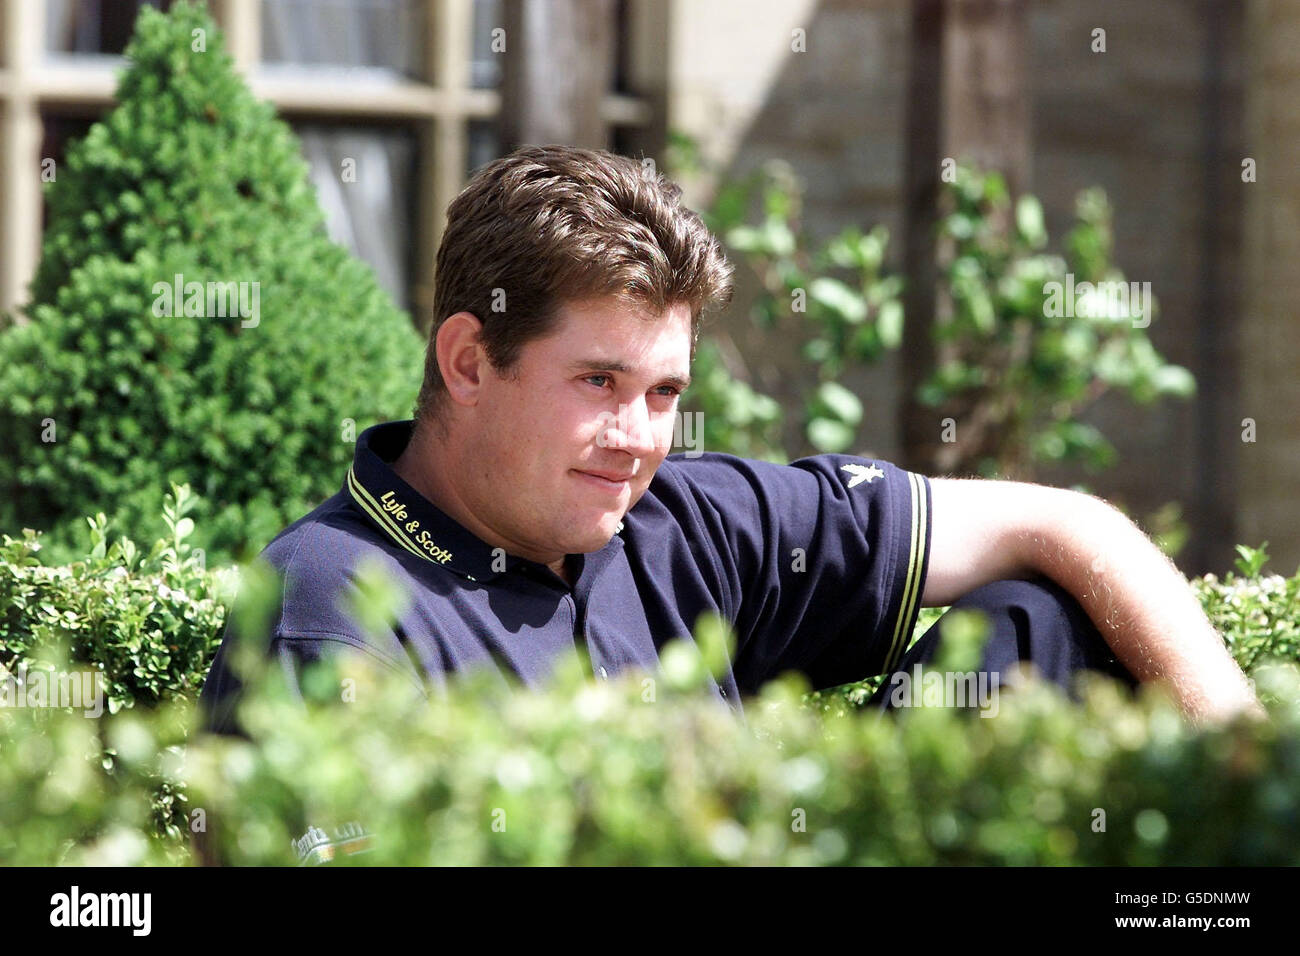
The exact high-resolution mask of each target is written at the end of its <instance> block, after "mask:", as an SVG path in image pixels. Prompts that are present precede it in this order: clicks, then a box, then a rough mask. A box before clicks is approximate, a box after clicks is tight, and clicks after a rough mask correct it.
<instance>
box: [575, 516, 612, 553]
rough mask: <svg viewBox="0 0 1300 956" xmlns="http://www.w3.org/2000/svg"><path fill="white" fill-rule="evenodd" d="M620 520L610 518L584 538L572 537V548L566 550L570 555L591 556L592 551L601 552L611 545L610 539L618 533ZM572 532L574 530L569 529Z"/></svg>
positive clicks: (584, 535)
mask: <svg viewBox="0 0 1300 956" xmlns="http://www.w3.org/2000/svg"><path fill="white" fill-rule="evenodd" d="M618 525H619V519H618V518H616V517H615V518H610V519H608V520H607V521H602V522H600V523H599V524H598V525H596V526H594V527H592V529H591V530H590V531H589V532H588V533H586V534H583V535H582V536H580V537H578V536H572V535H571V536H570V538H569V543H570V546H569V547H568V548H567V549H566V553H568V554H590V553H591V552H592V551H599V550H600V549H601V548H603V547H605V545H607V544H609V542H610V539H611V538H613V537H614V535H615V534H616V533H617V532H618ZM569 530H570V531H572V529H569Z"/></svg>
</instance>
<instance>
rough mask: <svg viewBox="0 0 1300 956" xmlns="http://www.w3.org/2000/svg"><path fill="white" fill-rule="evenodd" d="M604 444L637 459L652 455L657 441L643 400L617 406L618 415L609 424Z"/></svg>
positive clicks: (648, 411)
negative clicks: (621, 450)
mask: <svg viewBox="0 0 1300 956" xmlns="http://www.w3.org/2000/svg"><path fill="white" fill-rule="evenodd" d="M604 444H605V445H607V446H609V447H613V448H621V449H623V450H624V451H626V452H629V453H630V454H632V455H635V456H636V457H638V458H642V457H646V456H648V455H651V454H653V453H654V451H655V449H656V447H657V441H656V436H655V433H654V428H653V426H652V424H651V421H650V410H649V409H648V408H647V407H646V403H645V400H644V399H640V400H638V401H635V402H632V403H631V404H626V403H624V404H620V405H619V407H618V414H617V415H616V416H614V421H613V422H612V423H610V427H609V429H608V431H607V433H606V436H605V442H604Z"/></svg>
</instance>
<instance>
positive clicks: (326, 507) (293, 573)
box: [259, 492, 399, 627]
mask: <svg viewBox="0 0 1300 956" xmlns="http://www.w3.org/2000/svg"><path fill="white" fill-rule="evenodd" d="M259 560H260V561H262V562H263V563H265V564H266V565H268V566H270V567H271V568H272V569H273V570H274V571H275V572H276V574H277V575H279V577H280V579H281V581H282V583H283V587H284V599H285V614H286V620H285V625H286V626H290V627H292V626H293V625H294V623H295V617H297V616H299V615H300V614H301V612H302V611H303V610H305V609H308V608H311V607H312V606H313V605H314V604H315V603H316V601H317V600H318V599H321V598H327V597H331V596H334V595H337V594H338V593H339V592H340V591H342V590H344V589H346V588H348V587H350V586H351V583H352V582H353V581H354V580H355V573H356V569H357V568H358V566H359V565H360V564H361V563H362V562H370V563H377V564H379V565H381V566H389V570H393V571H396V570H397V569H398V565H399V562H397V561H396V560H395V559H394V558H393V556H392V555H391V554H390V553H389V552H388V551H387V550H386V549H385V547H384V545H383V542H382V539H381V538H380V536H379V535H378V534H377V533H376V531H375V530H374V528H373V526H371V525H370V523H369V522H368V521H367V520H366V519H365V518H364V517H363V516H361V515H360V514H358V513H357V511H356V509H355V508H353V507H352V506H351V505H350V504H349V502H348V499H347V496H346V494H345V493H344V492H339V493H338V494H336V495H334V496H333V497H331V498H329V499H327V500H326V501H324V502H322V503H321V504H320V505H319V506H317V507H316V508H314V509H313V510H312V511H310V512H308V513H307V514H305V515H303V516H302V517H301V518H299V519H298V520H297V521H295V522H294V523H293V524H291V525H289V526H288V527H287V528H285V529H284V530H283V531H281V532H280V533H279V534H277V535H276V536H275V538H273V539H272V540H271V543H270V544H268V545H267V546H266V547H265V548H264V549H263V550H262V553H261V554H260V555H259Z"/></svg>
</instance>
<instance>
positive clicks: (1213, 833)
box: [0, 489, 1300, 865]
mask: <svg viewBox="0 0 1300 956" xmlns="http://www.w3.org/2000/svg"><path fill="white" fill-rule="evenodd" d="M191 506H192V502H191V501H190V500H189V498H188V493H187V489H178V491H177V494H176V495H175V496H173V498H171V499H169V501H168V503H167V509H166V511H167V514H166V521H167V523H168V525H169V527H170V534H169V537H168V538H166V539H164V540H162V541H159V542H157V543H156V544H155V545H154V546H153V548H151V549H150V550H149V551H148V552H144V551H142V550H141V549H137V548H135V547H134V546H132V545H131V544H129V543H128V542H125V541H117V542H114V543H112V544H111V545H110V544H109V543H108V542H107V541H106V540H104V538H103V536H102V533H101V532H100V531H98V530H97V531H96V532H95V535H96V543H95V547H94V551H93V553H92V554H90V555H89V556H87V558H86V559H85V560H82V561H79V562H76V563H74V564H72V565H69V566H47V565H46V564H44V563H43V562H42V560H41V557H42V556H41V554H40V551H39V538H38V537H37V536H35V535H32V534H28V535H26V536H24V537H23V538H21V539H14V538H12V537H7V536H6V537H5V538H4V540H3V545H2V546H0V621H3V625H2V626H3V631H2V632H0V663H3V664H4V665H5V666H6V667H7V668H8V669H9V670H10V671H17V670H18V669H19V668H20V667H21V668H24V669H25V671H26V673H27V674H28V675H30V674H31V673H32V672H33V671H34V670H35V669H38V668H42V667H43V668H46V669H53V670H55V671H58V670H61V669H70V668H76V667H85V668H89V669H91V670H94V671H96V672H99V673H102V675H103V679H104V684H105V687H106V695H107V698H108V706H107V707H106V709H105V713H103V715H102V716H100V717H99V718H98V719H86V718H85V717H84V716H83V711H80V710H75V709H72V708H67V709H62V710H59V709H53V708H46V709H39V710H38V709H34V708H26V709H23V708H15V707H12V706H10V707H0V739H4V740H5V741H6V744H5V746H4V747H3V748H0V824H2V825H0V863H7V864H37V865H39V864H49V863H54V862H60V863H88V864H100V863H119V864H136V863H164V864H167V863H173V864H174V863H187V862H193V861H195V860H196V858H197V857H196V856H195V854H194V852H192V850H191V842H192V841H196V843H197V845H198V847H199V848H200V849H201V851H202V853H203V854H204V858H205V859H208V860H213V861H221V862H237V863H286V862H288V863H292V862H296V861H297V858H298V857H297V853H296V851H295V849H294V847H293V842H292V841H295V840H299V839H300V838H302V837H304V836H305V835H307V834H309V833H316V835H317V836H318V837H320V838H321V839H329V840H332V841H333V842H334V844H335V846H334V847H333V850H334V852H335V853H336V854H337V856H336V860H337V861H338V862H342V863H345V864H353V863H356V864H363V863H375V864H379V863H395V864H417V863H419V864H422V863H514V862H520V863H525V862H526V863H583V864H587V863H596V864H601V863H620V864H621V863H687V864H690V863H719V862H721V863H776V864H792V863H797V864H804V863H811V864H818V863H866V864H930V863H1006V864H1058V863H1060V864H1188V865H1202V864H1291V865H1294V864H1297V863H1300V669H1298V668H1297V666H1296V664H1297V652H1296V648H1297V645H1296V635H1297V622H1298V621H1300V614H1297V610H1298V608H1300V574H1297V576H1295V577H1292V578H1289V579H1288V578H1282V577H1280V576H1276V575H1265V574H1263V573H1262V567H1263V562H1264V560H1265V555H1264V553H1263V551H1262V550H1259V551H1252V550H1250V549H1242V550H1243V555H1242V559H1241V561H1239V563H1238V568H1237V570H1236V571H1234V572H1232V573H1229V574H1227V575H1225V576H1224V579H1223V580H1222V581H1219V580H1217V579H1213V578H1207V579H1200V580H1197V581H1195V582H1194V584H1195V586H1196V588H1197V589H1198V591H1199V592H1200V594H1201V595H1202V599H1203V600H1204V601H1205V603H1206V607H1207V609H1208V611H1209V612H1210V614H1211V617H1212V618H1213V619H1214V620H1215V622H1216V623H1217V624H1219V625H1220V626H1221V627H1226V635H1225V636H1226V637H1227V639H1228V642H1229V646H1230V648H1231V650H1232V653H1233V654H1234V656H1236V657H1237V659H1238V660H1239V661H1241V662H1242V663H1243V664H1245V665H1246V666H1247V668H1248V670H1249V672H1250V674H1251V676H1252V678H1254V679H1255V680H1256V681H1257V683H1258V688H1259V692H1260V696H1261V698H1262V700H1263V701H1264V703H1265V705H1266V707H1267V708H1268V710H1269V712H1270V716H1271V720H1270V721H1269V722H1268V723H1265V724H1259V725H1255V724H1251V723H1249V722H1239V723H1234V724H1231V725H1229V726H1226V727H1222V728H1218V729H1213V730H1197V729H1194V728H1191V727H1189V726H1188V725H1187V724H1185V723H1184V721H1183V720H1182V719H1181V718H1180V717H1179V716H1178V714H1177V713H1176V711H1175V709H1174V708H1173V706H1172V704H1171V703H1170V702H1169V701H1168V700H1167V699H1166V698H1165V697H1164V696H1163V695H1161V694H1158V693H1150V692H1147V693H1143V694H1142V695H1141V696H1140V697H1139V698H1138V699H1137V700H1136V701H1129V700H1128V699H1126V698H1125V697H1124V695H1122V694H1121V693H1120V692H1119V691H1118V690H1117V689H1116V688H1115V687H1113V686H1112V685H1110V684H1108V683H1106V682H1098V683H1097V684H1096V685H1095V686H1093V687H1091V688H1090V689H1089V691H1088V693H1087V695H1086V697H1085V703H1084V704H1083V705H1081V706H1080V705H1074V704H1071V703H1069V702H1068V701H1066V700H1064V699H1063V698H1062V697H1061V696H1060V695H1059V694H1057V693H1056V691H1055V690H1054V688H1052V687H1050V686H1045V685H1039V684H1030V685H1028V686H1027V687H1025V688H1021V689H1017V690H1014V691H1004V692H1003V695H1002V699H1001V701H1000V706H999V713H998V715H997V716H996V717H995V718H993V719H984V718H981V717H979V716H978V715H977V714H975V713H971V712H966V711H958V710H954V709H950V708H936V707H929V708H915V709H912V710H907V711H903V712H901V713H899V714H898V715H896V716H889V717H881V716H880V715H878V714H876V713H868V712H864V711H860V710H859V709H858V708H857V706H856V704H858V703H860V702H861V699H862V697H863V696H864V694H865V690H864V686H866V685H864V686H855V687H849V688H843V689H840V690H838V691H835V692H825V693H821V694H812V695H810V694H807V693H806V691H807V688H806V686H804V685H803V684H802V683H801V682H800V681H799V679H798V678H796V677H790V678H787V679H785V680H782V681H778V682H773V683H772V684H770V685H768V687H767V688H766V689H765V691H764V692H763V695H762V697H761V698H760V699H757V700H753V701H750V702H749V703H748V705H747V707H746V714H747V718H748V723H747V724H742V723H741V722H739V721H737V720H736V719H735V718H734V717H732V716H731V715H730V714H729V713H727V712H726V711H725V710H723V709H722V708H720V707H719V706H718V705H717V704H716V703H715V702H713V701H711V700H708V699H706V697H705V695H704V694H702V693H701V691H700V687H701V686H702V685H701V682H702V680H703V678H704V675H705V672H706V667H707V665H706V663H705V661H703V660H702V659H701V658H700V657H699V655H698V654H696V653H695V652H693V651H689V650H687V648H686V646H685V645H679V646H676V647H673V648H671V649H670V650H669V651H668V652H667V653H666V654H665V658H664V668H663V672H662V673H661V674H658V675H656V676H655V677H654V681H653V683H651V684H647V683H645V678H644V677H628V678H626V679H624V680H621V681H615V682H611V683H608V684H605V683H591V682H588V681H585V680H584V679H583V678H582V677H581V675H580V671H579V669H578V667H577V666H576V663H577V662H576V661H574V662H572V666H567V667H563V668H561V669H560V671H559V672H558V673H557V675H556V680H555V683H554V685H553V686H552V687H551V688H550V689H548V690H546V691H543V692H536V693H511V692H508V690H503V688H502V687H501V686H500V684H499V683H497V682H494V681H491V680H487V679H483V680H475V679H467V680H464V681H461V682H458V683H456V684H455V685H453V690H452V693H450V694H449V695H448V697H447V698H446V699H438V700H435V701H434V702H432V703H430V702H425V701H424V700H423V699H418V698H413V695H412V694H411V691H410V688H409V685H407V684H405V683H398V684H390V683H387V682H386V681H385V679H384V678H383V676H382V675H379V674H375V673H371V672H369V671H367V670H365V669H364V667H363V665H362V664H361V663H360V662H359V661H354V660H348V661H346V662H345V663H337V662H332V663H326V664H324V665H322V666H321V667H319V668H316V669H314V670H313V671H311V672H310V673H309V675H308V677H307V679H306V681H305V691H306V693H307V696H308V698H309V701H308V706H307V707H306V708H303V707H302V706H301V705H298V704H296V703H295V702H293V701H291V700H290V699H289V698H288V696H287V694H286V692H285V689H284V688H283V686H281V685H280V683H279V681H280V679H281V678H280V677H279V675H278V671H277V670H276V669H274V668H270V669H267V668H262V667H258V668H255V671H256V672H255V673H254V672H249V673H247V674H246V676H247V678H248V679H249V680H250V681H252V682H253V684H254V686H255V687H257V688H258V689H259V691H258V692H257V693H253V694H250V695H249V697H248V703H247V704H246V705H245V707H244V709H243V711H242V712H241V721H242V722H243V723H244V725H245V726H246V727H248V728H249V729H250V731H251V732H252V734H253V736H254V738H255V740H259V741H268V740H270V739H271V738H272V737H273V738H274V741H273V743H269V744H266V745H259V744H256V743H251V742H248V741H243V740H237V739H217V738H207V737H202V736H200V737H197V738H196V737H194V736H193V735H192V730H191V728H192V726H193V721H194V699H195V696H196V692H197V689H198V687H199V686H200V685H201V682H202V679H203V676H204V674H205V673H206V669H207V664H208V662H209V660H210V659H211V654H212V653H213V651H214V650H215V646H216V644H217V640H218V635H219V633H220V628H221V625H222V621H223V618H224V610H223V609H224V606H225V605H226V603H228V602H229V600H230V598H231V596H232V594H233V588H234V575H233V573H232V572H230V571H220V572H212V571H207V570H204V569H203V568H202V567H201V566H200V565H199V564H198V563H197V562H196V561H195V556H194V554H193V552H192V550H191V549H190V548H189V545H188V542H187V538H188V537H189V535H191V533H192V532H193V528H192V526H191V523H190V522H189V521H188V519H187V518H186V516H185V511H186V510H188V508H189V507H191ZM92 525H93V526H94V527H95V528H97V529H98V528H100V527H101V524H100V521H99V520H98V519H97V520H95V521H93V522H92ZM1243 572H1245V574H1243ZM247 583H248V582H247V581H246V584H247ZM937 613H938V611H937V610H936V611H930V612H927V614H926V617H925V618H924V619H923V621H922V622H921V624H920V625H919V628H923V627H924V626H926V624H927V623H928V621H929V620H930V619H932V618H933V617H934V616H935V615H937ZM919 628H918V629H919ZM721 636H722V635H721V631H720V628H719V627H718V625H717V624H716V622H702V623H701V630H700V633H699V634H698V635H697V639H698V640H700V641H701V644H702V646H704V647H706V648H716V647H717V644H718V640H719V638H720V637H721ZM967 650H969V649H968V648H967ZM711 653H712V652H711V651H708V652H706V656H707V655H709V654H711ZM948 653H949V660H948V661H941V662H940V663H939V665H938V666H940V667H943V666H953V665H954V663H955V658H954V657H953V655H956V654H958V653H961V651H960V649H959V648H957V646H956V645H955V644H954V648H953V649H952V650H950V651H949V652H948ZM1207 822H1208V825H1207ZM349 824H355V825H356V826H357V827H359V828H360V829H361V830H364V831H365V833H364V835H362V836H360V837H358V836H357V834H356V833H355V832H352V833H351V837H348V833H349V831H347V830H346V829H344V830H343V831H342V832H343V834H344V836H343V837H339V836H338V833H339V832H340V829H339V828H346V826H347V825H349ZM1103 826H1104V829H1103ZM312 828H316V829H315V830H313V829H312ZM346 839H352V841H353V843H352V845H353V846H354V847H363V848H364V850H365V851H364V852H356V853H352V854H346V853H344V852H343V850H342V849H341V848H340V845H339V844H340V841H341V840H346ZM328 850H329V848H326V849H320V848H318V849H317V850H316V853H317V854H318V855H319V854H321V853H324V852H328Z"/></svg>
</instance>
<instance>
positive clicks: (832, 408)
mask: <svg viewBox="0 0 1300 956" xmlns="http://www.w3.org/2000/svg"><path fill="white" fill-rule="evenodd" d="M816 402H817V404H818V405H820V406H821V408H822V409H824V410H825V411H826V412H828V413H829V414H830V415H831V416H832V417H834V418H836V419H838V420H839V421H841V422H844V423H845V424H848V425H857V424H858V423H859V422H861V421H862V402H861V400H860V399H859V398H858V396H856V395H854V394H853V393H852V392H850V391H849V390H848V389H847V388H845V387H844V386H843V385H841V384H840V383H839V382H823V383H822V384H821V385H820V386H818V388H817V392H816Z"/></svg>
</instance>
